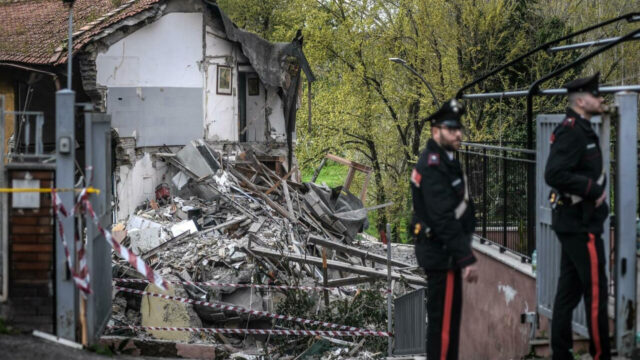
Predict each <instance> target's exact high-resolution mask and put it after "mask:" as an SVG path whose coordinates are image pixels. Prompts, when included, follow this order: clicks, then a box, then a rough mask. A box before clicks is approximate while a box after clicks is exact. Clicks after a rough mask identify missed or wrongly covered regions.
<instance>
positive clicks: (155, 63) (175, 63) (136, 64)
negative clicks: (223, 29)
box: [96, 13, 203, 147]
mask: <svg viewBox="0 0 640 360" xmlns="http://www.w3.org/2000/svg"><path fill="white" fill-rule="evenodd" d="M201 60H202V13H170V14H167V15H165V16H163V17H162V18H160V19H159V20H158V21H155V22H153V23H151V24H149V25H147V26H144V27H142V28H140V29H139V30H137V31H135V32H133V33H132V34H130V35H128V36H127V37H125V38H123V39H121V40H120V41H118V42H116V43H114V44H113V45H111V47H109V49H108V50H107V51H106V52H105V53H103V54H98V56H97V59H96V66H97V70H98V71H97V82H98V84H99V85H101V86H106V87H107V88H108V91H107V112H108V113H110V114H111V115H112V119H111V121H112V126H113V127H114V128H116V129H118V133H119V135H120V136H122V137H129V136H133V137H135V138H136V142H137V146H138V147H144V146H161V145H165V144H166V145H180V144H184V143H186V142H187V141H189V140H192V139H194V138H202V135H203V129H202V88H203V78H202V72H201V70H200V68H199V62H200V61H201Z"/></svg>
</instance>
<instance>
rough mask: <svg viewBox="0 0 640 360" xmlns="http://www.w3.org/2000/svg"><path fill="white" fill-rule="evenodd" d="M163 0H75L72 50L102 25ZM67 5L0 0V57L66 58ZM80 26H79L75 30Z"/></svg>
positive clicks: (51, 0)
mask: <svg viewBox="0 0 640 360" xmlns="http://www.w3.org/2000/svg"><path fill="white" fill-rule="evenodd" d="M160 1H163V0H131V1H128V2H123V3H122V4H121V5H120V6H116V5H117V4H118V2H116V1H113V0H77V1H76V2H75V5H74V7H73V16H74V30H75V32H74V35H73V36H74V42H75V44H74V47H73V48H74V51H78V50H79V49H81V48H82V47H83V46H84V45H86V44H87V43H88V42H89V41H90V40H91V38H92V37H93V36H95V35H97V34H99V33H100V32H101V31H102V30H103V29H104V28H106V27H108V26H111V25H113V24H115V23H117V22H119V21H121V20H124V19H126V18H128V17H130V16H133V15H136V14H138V13H140V12H142V11H144V10H146V9H148V8H150V7H152V6H153V5H155V4H157V3H159V2H160ZM68 16H69V11H68V8H67V7H66V6H65V5H64V4H63V3H62V1H60V0H0V19H2V21H0V61H14V62H24V63H31V64H41V65H46V64H49V65H53V64H54V63H56V62H58V63H59V62H64V61H66V54H65V55H64V56H62V57H61V56H59V55H60V54H59V52H61V51H62V50H64V49H65V48H66V41H67V32H68V29H67V26H68ZM78 29H79V30H78Z"/></svg>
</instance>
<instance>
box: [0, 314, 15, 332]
mask: <svg viewBox="0 0 640 360" xmlns="http://www.w3.org/2000/svg"><path fill="white" fill-rule="evenodd" d="M18 333H19V331H18V330H16V329H14V328H13V327H11V326H10V325H8V324H7V322H6V320H5V319H3V318H0V335H11V334H18Z"/></svg>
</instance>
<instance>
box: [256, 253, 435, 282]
mask: <svg viewBox="0 0 640 360" xmlns="http://www.w3.org/2000/svg"><path fill="white" fill-rule="evenodd" d="M251 251H253V253H255V254H257V255H262V256H266V257H270V258H273V259H278V260H282V259H286V260H289V261H294V262H297V263H303V264H310V265H315V266H322V258H319V257H316V256H308V255H304V254H300V255H297V254H292V253H280V252H277V251H273V250H270V249H266V248H253V249H251ZM327 267H328V268H329V269H336V270H342V271H346V272H350V273H353V274H360V275H367V276H372V277H377V278H386V277H387V271H386V270H377V269H371V268H368V267H364V266H359V265H352V264H349V263H345V262H342V261H335V260H327ZM391 277H392V278H393V279H395V280H401V279H404V280H405V281H406V282H408V283H409V284H415V285H422V286H426V285H427V281H426V280H425V279H424V278H422V277H420V276H415V275H401V274H398V273H396V272H392V273H391Z"/></svg>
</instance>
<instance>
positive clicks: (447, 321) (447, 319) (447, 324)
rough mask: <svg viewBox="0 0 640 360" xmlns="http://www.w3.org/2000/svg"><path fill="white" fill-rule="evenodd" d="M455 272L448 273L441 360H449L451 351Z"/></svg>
mask: <svg viewBox="0 0 640 360" xmlns="http://www.w3.org/2000/svg"><path fill="white" fill-rule="evenodd" d="M453 276H454V272H453V270H449V271H448V272H447V285H446V288H445V294H444V316H443V319H442V341H441V344H440V360H446V359H447V351H448V350H449V332H450V331H451V307H452V306H453V280H454V277H453Z"/></svg>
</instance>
